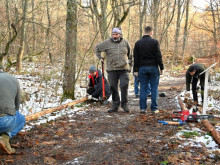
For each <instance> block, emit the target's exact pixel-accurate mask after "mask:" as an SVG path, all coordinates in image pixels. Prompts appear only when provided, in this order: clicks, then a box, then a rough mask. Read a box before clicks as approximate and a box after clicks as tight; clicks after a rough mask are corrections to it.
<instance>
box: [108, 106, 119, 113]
mask: <svg viewBox="0 0 220 165" xmlns="http://www.w3.org/2000/svg"><path fill="white" fill-rule="evenodd" d="M112 112H118V108H113V107H112V108H111V109H110V110H108V113H112Z"/></svg>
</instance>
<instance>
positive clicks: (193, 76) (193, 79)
mask: <svg viewBox="0 0 220 165" xmlns="http://www.w3.org/2000/svg"><path fill="white" fill-rule="evenodd" d="M205 69H206V67H205V65H203V64H199V63H196V64H192V65H191V66H190V67H189V69H188V70H187V71H186V90H187V91H190V84H192V94H193V100H194V102H195V103H196V104H197V103H198V96H197V93H198V90H197V83H198V80H200V86H201V97H202V102H203V97H204V85H205V73H203V74H201V75H200V73H202V72H203V71H204V70H205Z"/></svg>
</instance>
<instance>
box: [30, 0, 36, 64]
mask: <svg viewBox="0 0 220 165" xmlns="http://www.w3.org/2000/svg"><path fill="white" fill-rule="evenodd" d="M31 8H32V18H31V19H32V31H33V39H32V52H33V53H34V54H35V48H36V25H35V20H36V18H35V11H34V8H35V3H34V0H31ZM31 61H33V57H29V62H31Z"/></svg>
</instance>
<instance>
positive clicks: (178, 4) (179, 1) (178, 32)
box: [172, 0, 181, 63]
mask: <svg viewBox="0 0 220 165" xmlns="http://www.w3.org/2000/svg"><path fill="white" fill-rule="evenodd" d="M177 6H178V7H177V8H178V9H177V20H176V32H175V41H174V43H175V46H174V55H173V59H172V62H173V63H174V60H175V58H176V57H177V56H178V48H179V35H180V15H181V0H178V1H177Z"/></svg>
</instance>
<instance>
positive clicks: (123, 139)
mask: <svg viewBox="0 0 220 165" xmlns="http://www.w3.org/2000/svg"><path fill="white" fill-rule="evenodd" d="M183 86H184V81H183V79H182V78H176V79H174V80H170V79H169V78H168V79H166V80H163V81H162V82H161V84H160V92H166V97H159V109H160V114H156V115H152V114H145V115H142V114H140V113H139V106H138V105H139V102H138V99H136V98H135V97H134V95H129V107H130V110H131V112H130V113H124V112H123V110H122V109H120V111H119V112H118V113H113V114H108V113H107V110H108V109H109V108H110V106H111V105H108V106H101V105H96V104H90V105H89V107H87V109H85V110H83V111H82V113H76V114H75V115H73V116H71V117H70V116H63V117H61V118H59V119H57V120H56V121H50V122H48V123H46V124H42V125H40V126H36V127H34V129H32V130H31V131H29V132H26V133H24V134H23V135H20V136H16V137H15V138H13V139H12V140H11V143H12V146H13V147H15V148H16V150H17V153H16V154H15V155H11V156H8V155H2V154H1V153H0V164H19V165H21V164H22V165H23V164H28V165H34V164H40V165H41V164H54V165H55V164H58V165H59V164H161V162H162V161H164V160H167V159H168V156H169V155H172V154H180V153H186V151H188V148H182V149H179V148H178V149H177V146H178V145H179V144H180V141H179V140H178V139H175V138H172V136H173V135H174V134H175V133H176V132H177V130H178V127H177V126H163V125H161V124H159V123H157V121H158V120H168V118H169V117H170V114H171V113H172V111H173V110H177V109H178V107H177V103H176V99H175V97H176V95H177V94H178V93H179V92H180V91H182V89H183ZM148 99H150V98H148ZM149 106H150V103H149V102H148V107H149ZM70 110H71V109H70ZM148 110H149V109H148ZM204 152H205V151H203V150H202V149H197V148H195V149H194V151H193V153H192V155H190V157H192V156H197V157H198V153H199V154H203V153H204ZM188 158H189V157H184V158H183V160H184V162H185V164H187V163H192V162H193V161H194V160H190V159H188ZM185 159H187V160H185ZM196 161H197V162H203V161H204V160H203V159H201V160H195V162H196Z"/></svg>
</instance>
